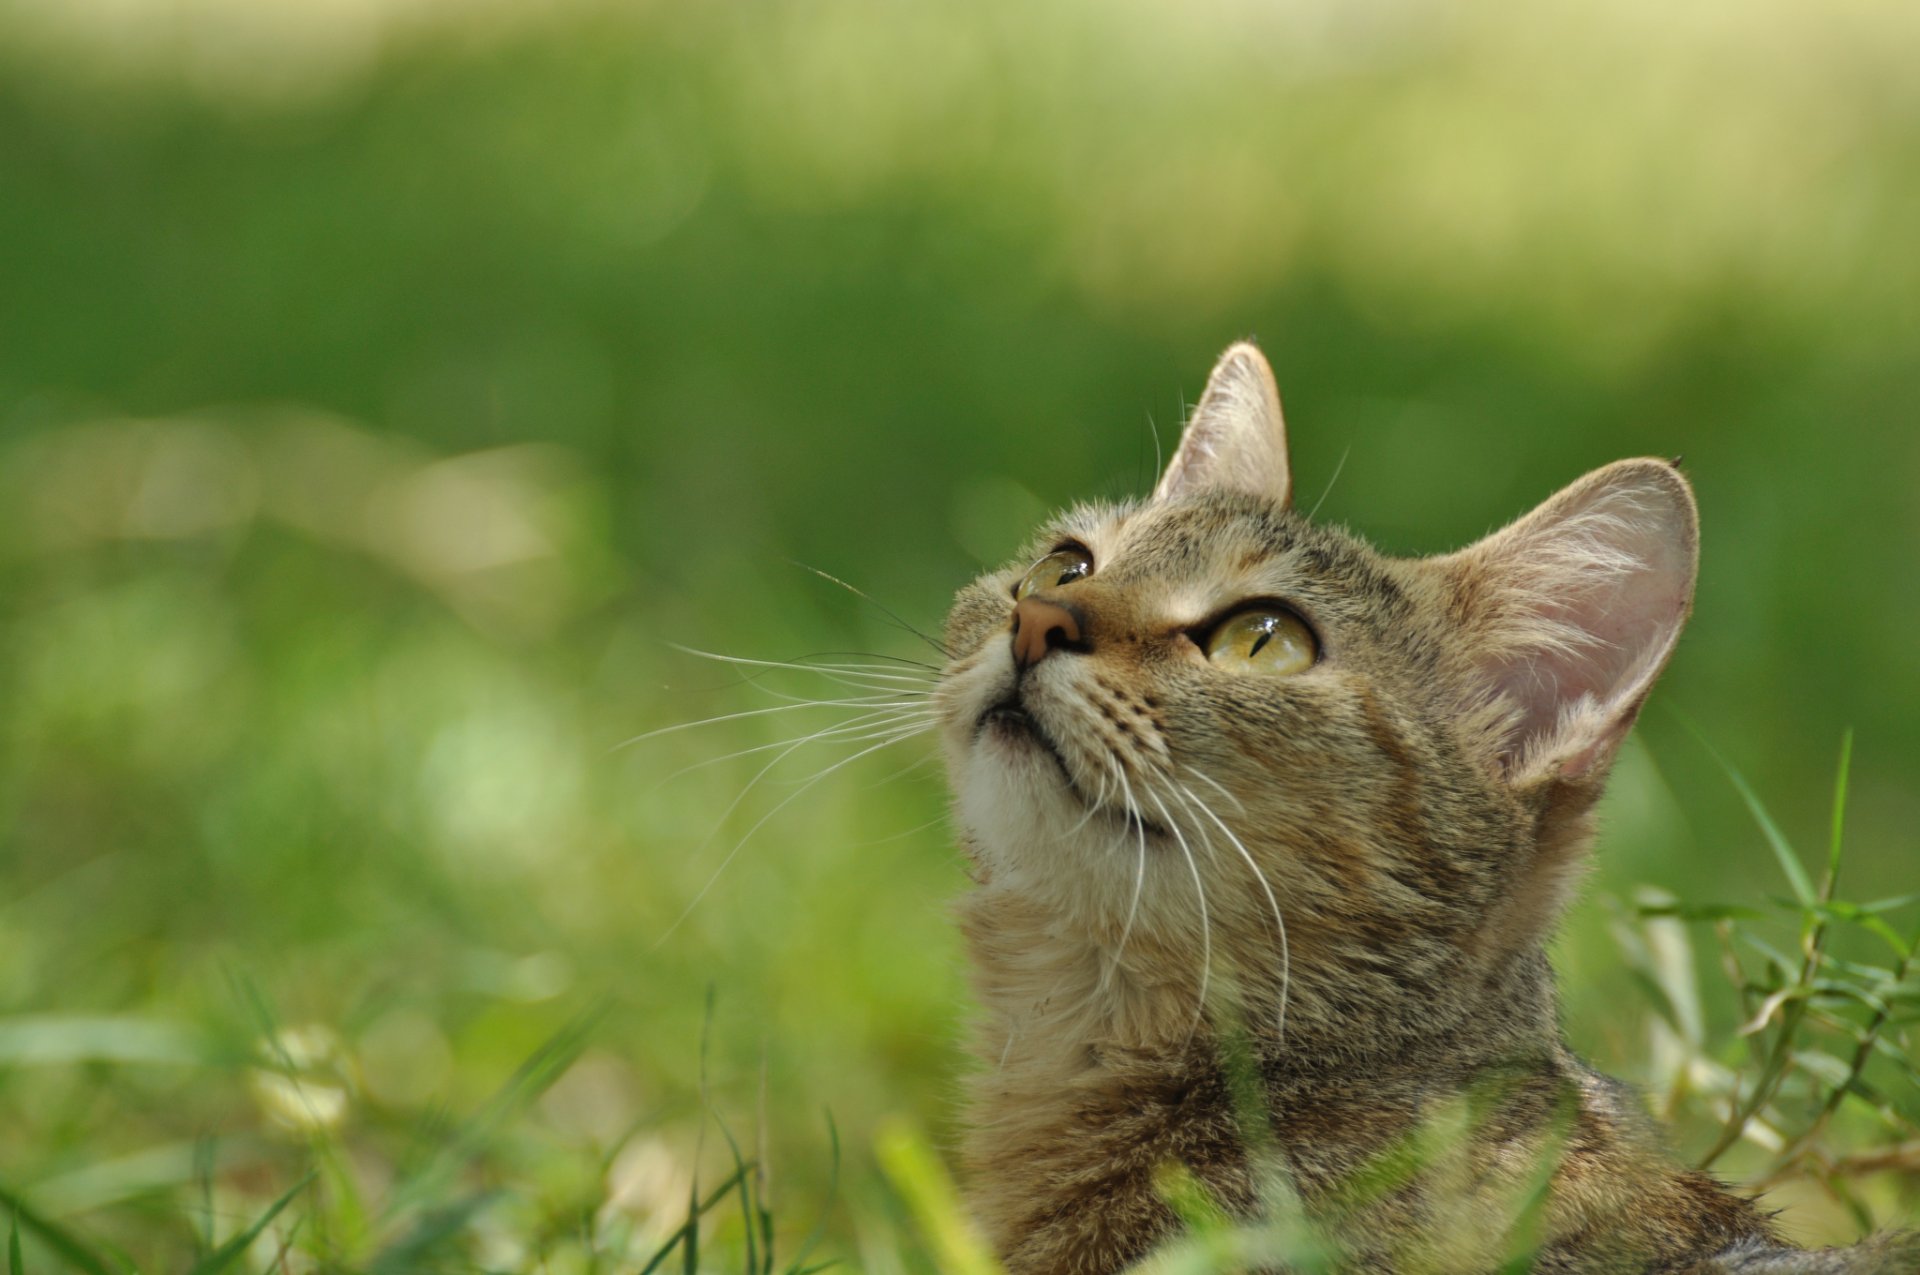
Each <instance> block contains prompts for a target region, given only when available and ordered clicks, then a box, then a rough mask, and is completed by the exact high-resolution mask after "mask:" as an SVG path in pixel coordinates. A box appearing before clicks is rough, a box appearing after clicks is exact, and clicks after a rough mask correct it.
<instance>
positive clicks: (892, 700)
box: [614, 691, 917, 749]
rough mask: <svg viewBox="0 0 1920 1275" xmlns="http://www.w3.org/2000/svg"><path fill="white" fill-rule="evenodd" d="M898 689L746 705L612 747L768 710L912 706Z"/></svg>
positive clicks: (651, 731)
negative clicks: (882, 692)
mask: <svg viewBox="0 0 1920 1275" xmlns="http://www.w3.org/2000/svg"><path fill="white" fill-rule="evenodd" d="M899 694H900V692H897V691H888V692H886V693H884V694H874V695H857V696H854V697H852V698H850V699H810V700H801V701H800V702H798V703H794V704H775V705H773V706H772V707H771V708H749V709H743V710H742V711H740V712H738V713H722V714H720V715H719V716H718V717H703V718H701V719H700V720H699V721H696V722H676V723H674V724H673V725H672V726H662V727H660V728H659V729H658V730H650V731H644V732H642V733H641V734H638V735H635V736H633V737H632V738H631V739H623V740H621V741H620V742H619V743H617V744H615V745H614V748H615V749H621V748H630V747H632V746H633V745H635V744H638V743H643V742H645V741H646V740H649V739H658V738H660V736H662V735H672V734H676V733H678V732H680V731H683V730H692V729H694V728H695V727H696V726H713V725H715V724H717V723H719V722H737V721H739V720H741V719H742V718H747V717H765V716H767V715H768V714H769V713H792V712H797V711H798V710H800V709H803V708H912V707H914V705H915V704H916V703H917V701H916V700H901V699H899V698H898V696H899Z"/></svg>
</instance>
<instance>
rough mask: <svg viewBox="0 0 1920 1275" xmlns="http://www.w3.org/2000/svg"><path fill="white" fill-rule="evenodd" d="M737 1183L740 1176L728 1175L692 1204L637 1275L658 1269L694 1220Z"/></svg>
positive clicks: (721, 1198)
mask: <svg viewBox="0 0 1920 1275" xmlns="http://www.w3.org/2000/svg"><path fill="white" fill-rule="evenodd" d="M747 1167H748V1168H752V1167H753V1166H752V1164H751V1163H749V1164H748V1166H747ZM739 1181H740V1174H739V1173H738V1172H735V1173H733V1174H731V1175H729V1176H728V1178H727V1180H726V1181H725V1182H722V1183H721V1184H720V1185H719V1186H717V1187H715V1188H713V1192H712V1193H711V1194H710V1195H708V1196H707V1198H706V1199H705V1200H703V1201H696V1202H694V1204H693V1205H692V1207H690V1208H689V1209H688V1210H687V1220H686V1221H685V1222H682V1223H681V1224H680V1227H679V1229H677V1230H676V1231H674V1233H673V1234H672V1235H669V1236H667V1238H666V1240H665V1241H664V1242H663V1243H662V1244H661V1245H660V1247H659V1248H657V1249H655V1250H654V1252H653V1256H652V1257H650V1258H648V1259H647V1264H646V1265H645V1266H642V1267H641V1268H640V1273H639V1275H653V1272H654V1271H656V1270H658V1269H659V1267H660V1264H661V1263H662V1262H664V1261H666V1260H667V1258H668V1257H670V1256H672V1254H673V1250H674V1249H676V1248H678V1247H679V1246H680V1242H681V1241H682V1240H684V1239H685V1238H686V1237H687V1235H688V1233H689V1230H690V1228H691V1227H693V1225H694V1221H695V1219H697V1218H698V1217H699V1216H700V1215H701V1214H702V1213H705V1212H706V1211H707V1210H708V1209H711V1208H712V1207H713V1206H714V1205H716V1204H718V1203H720V1201H722V1200H724V1199H726V1198H727V1193H728V1192H730V1191H732V1190H733V1188H734V1187H735V1186H736V1185H737V1184H738V1183H739Z"/></svg>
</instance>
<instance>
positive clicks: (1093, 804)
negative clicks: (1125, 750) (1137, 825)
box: [1058, 772, 1107, 841]
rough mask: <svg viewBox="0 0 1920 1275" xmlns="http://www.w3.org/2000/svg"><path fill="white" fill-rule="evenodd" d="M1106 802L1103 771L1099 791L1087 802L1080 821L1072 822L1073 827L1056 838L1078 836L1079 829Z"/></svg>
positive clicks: (1097, 812)
mask: <svg viewBox="0 0 1920 1275" xmlns="http://www.w3.org/2000/svg"><path fill="white" fill-rule="evenodd" d="M1106 804H1107V776H1106V774H1105V772H1102V773H1101V775H1100V791H1099V793H1098V794H1096V795H1095V797H1094V799H1093V800H1092V801H1090V802H1088V803H1087V808H1086V811H1085V813H1083V814H1082V815H1081V816H1080V822H1079V823H1076V824H1074V825H1073V827H1071V828H1069V829H1067V830H1066V831H1065V832H1063V833H1061V834H1060V836H1059V838H1058V840H1061V841H1065V840H1067V839H1068V838H1069V837H1074V836H1078V835H1079V833H1080V830H1081V829H1082V828H1084V827H1086V826H1087V824H1088V822H1089V821H1090V820H1092V818H1093V817H1094V816H1095V815H1097V814H1099V813H1100V810H1101V808H1102V807H1104V806H1105V805H1106Z"/></svg>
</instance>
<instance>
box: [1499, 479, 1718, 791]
mask: <svg viewBox="0 0 1920 1275" xmlns="http://www.w3.org/2000/svg"><path fill="white" fill-rule="evenodd" d="M1650 466H1658V468H1657V469H1653V468H1649V467H1650ZM1693 526H1694V523H1693V509H1692V501H1691V499H1690V498H1689V496H1688V494H1687V492H1686V488H1685V486H1684V484H1683V483H1682V482H1681V480H1680V479H1679V477H1678V475H1677V474H1674V473H1673V471H1672V470H1671V469H1670V468H1669V467H1667V466H1665V465H1663V464H1660V463H1659V462H1623V463H1622V464H1621V465H1618V466H1612V467H1609V468H1608V469H1605V470H1601V471H1599V473H1597V474H1594V475H1590V476H1589V478H1588V479H1586V480H1583V481H1582V482H1580V483H1577V484H1575V485H1574V486H1573V487H1572V488H1569V489H1568V490H1567V491H1566V492H1563V493H1562V494H1561V495H1560V496H1558V497H1556V498H1555V499H1553V500H1551V501H1549V502H1548V503H1547V504H1546V505H1544V506H1542V508H1541V509H1539V510H1538V511H1536V512H1535V513H1534V514H1532V515H1530V516H1529V517H1528V518H1526V519H1524V520H1523V521H1522V522H1520V523H1519V524H1516V525H1515V526H1514V527H1512V528H1509V529H1508V530H1507V531H1504V532H1501V533H1498V534H1497V535H1496V536H1495V537H1493V538H1492V540H1491V541H1489V542H1488V544H1487V545H1486V549H1487V550H1488V552H1489V554H1490V555H1491V559H1492V561H1491V563H1490V565H1492V566H1493V567H1494V569H1495V571H1496V573H1497V575H1498V576H1500V577H1504V580H1505V588H1504V589H1502V590H1501V592H1502V593H1503V594H1504V596H1503V597H1502V598H1501V599H1500V600H1499V603H1498V605H1500V606H1501V609H1502V610H1503V611H1504V612H1505V614H1504V615H1503V616H1502V617H1501V620H1500V622H1499V624H1498V628H1499V629H1500V630H1504V632H1502V633H1500V634H1498V635H1497V636H1498V637H1501V638H1506V639H1507V640H1497V641H1496V642H1495V643H1494V647H1495V649H1496V650H1498V651H1499V654H1497V655H1495V656H1494V657H1493V658H1492V659H1491V660H1490V661H1489V668H1488V671H1489V673H1491V674H1492V678H1493V684H1494V687H1495V688H1496V689H1497V690H1498V691H1499V692H1500V693H1501V694H1502V695H1503V696H1504V697H1506V699H1507V700H1508V701H1509V702H1510V703H1511V704H1512V705H1513V706H1514V707H1515V709H1516V710H1517V718H1516V720H1515V722H1514V726H1513V729H1512V732H1511V734H1510V735H1509V736H1508V740H1507V744H1506V747H1505V748H1504V749H1503V750H1502V752H1503V759H1504V760H1505V761H1506V763H1507V764H1508V766H1509V768H1510V769H1512V768H1514V767H1515V766H1516V764H1517V766H1518V768H1519V769H1522V770H1532V769H1533V768H1534V766H1535V764H1536V763H1550V764H1554V765H1557V766H1558V767H1559V768H1560V769H1561V771H1562V772H1563V773H1566V772H1572V773H1579V772H1580V771H1583V770H1585V769H1588V768H1589V767H1591V766H1592V765H1594V764H1596V763H1601V762H1604V761H1605V760H1606V759H1607V758H1608V757H1610V756H1611V754H1612V750H1613V748H1614V747H1615V746H1617V745H1618V743H1619V741H1620V739H1621V738H1622V737H1623V736H1624V735H1625V733H1626V730H1627V727H1629V726H1630V725H1632V722H1633V717H1634V714H1635V713H1637V712H1638V711H1639V707H1640V704H1641V701H1642V700H1644V698H1645V697H1646V693H1647V691H1648V689H1649V688H1650V687H1651V686H1652V683H1653V679H1654V677H1655V676H1656V675H1657V674H1658V673H1659V671H1660V669H1661V667H1662V666H1663V665H1665V663H1666V660H1667V657H1668V655H1670V654H1671V653H1672V650H1673V646H1674V643H1675V641H1676V640H1677V639H1678V637H1679V634H1680V628H1681V625H1682V624H1683V623H1685V621H1686V617H1687V612H1688V609H1689V607H1690V605H1691V602H1692V596H1693V574H1694V557H1695V538H1694V530H1693Z"/></svg>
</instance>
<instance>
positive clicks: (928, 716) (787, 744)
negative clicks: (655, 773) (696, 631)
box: [659, 710, 935, 784]
mask: <svg viewBox="0 0 1920 1275" xmlns="http://www.w3.org/2000/svg"><path fill="white" fill-rule="evenodd" d="M934 717H935V715H934V714H933V713H931V712H911V713H903V712H895V711H892V710H889V711H887V712H879V713H864V714H861V715H860V716H858V717H855V718H853V719H852V720H850V721H845V722H842V723H840V724H839V725H837V726H828V727H826V728H825V729H822V730H817V731H814V732H813V733H812V734H811V735H802V736H800V738H798V739H780V740H775V741H774V742H773V743H770V744H755V745H754V746H753V747H751V748H742V749H739V750H738V751H736V752H731V753H722V754H721V755H720V756H718V757H708V758H704V759H703V760H700V761H696V762H693V763H691V764H689V765H686V766H682V767H681V768H680V769H678V770H675V771H671V772H669V773H668V774H666V775H664V776H662V777H661V779H660V781H659V782H660V783H663V784H664V783H666V782H668V781H669V780H674V779H678V778H680V776H682V775H691V774H692V773H693V772H694V771H696V770H705V769H706V768H707V767H709V766H718V765H720V764H721V763H722V762H729V761H735V760H738V759H739V758H741V757H751V756H753V755H754V754H756V753H766V752H772V751H773V750H774V749H776V748H783V749H786V750H787V752H792V751H794V750H796V749H798V748H800V747H802V746H804V745H807V744H857V743H860V742H861V741H863V740H868V739H876V738H878V737H879V735H880V734H882V733H884V732H886V731H888V730H891V729H893V728H894V727H896V726H904V725H905V724H906V723H908V722H926V723H931V722H932V721H933V720H934ZM867 732H871V733H867ZM786 755H787V753H786V752H783V753H781V754H780V758H777V759H776V760H780V759H784V758H785V757H786Z"/></svg>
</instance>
